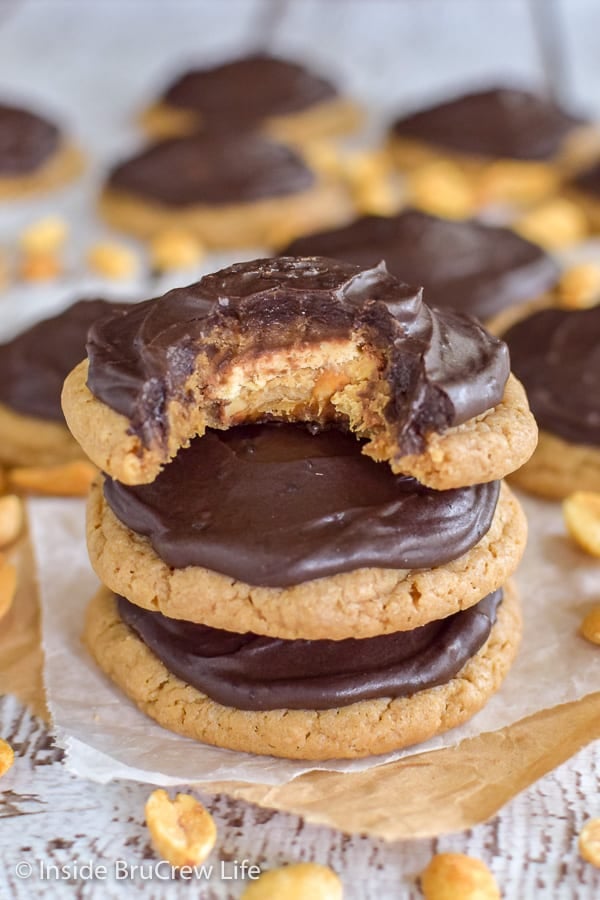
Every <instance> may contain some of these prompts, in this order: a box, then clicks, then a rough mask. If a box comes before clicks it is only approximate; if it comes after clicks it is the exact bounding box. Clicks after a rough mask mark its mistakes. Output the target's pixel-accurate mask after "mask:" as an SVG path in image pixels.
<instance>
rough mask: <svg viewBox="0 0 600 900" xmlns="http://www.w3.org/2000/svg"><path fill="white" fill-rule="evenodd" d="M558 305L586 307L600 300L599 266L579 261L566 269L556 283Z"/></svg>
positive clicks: (567, 307)
mask: <svg viewBox="0 0 600 900" xmlns="http://www.w3.org/2000/svg"><path fill="white" fill-rule="evenodd" d="M558 297H559V303H560V306H562V307H564V308H565V309H588V308H589V307H591V306H596V305H597V304H598V303H599V302H600V266H598V265H596V264H595V263H580V264H579V265H577V266H571V268H570V269H567V270H566V271H565V272H564V273H563V275H562V276H561V279H560V281H559V283H558Z"/></svg>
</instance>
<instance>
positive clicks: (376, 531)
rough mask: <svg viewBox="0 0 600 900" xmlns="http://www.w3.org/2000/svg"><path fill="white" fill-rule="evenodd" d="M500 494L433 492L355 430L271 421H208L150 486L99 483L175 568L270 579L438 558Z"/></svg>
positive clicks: (476, 534)
mask: <svg viewBox="0 0 600 900" xmlns="http://www.w3.org/2000/svg"><path fill="white" fill-rule="evenodd" d="M498 492H499V482H491V483H490V484H482V485H476V486H474V487H467V488H460V489H457V490H451V491H433V490H429V489H428V488H425V487H422V486H421V485H420V484H418V482H416V481H414V480H413V479H412V478H406V477H402V476H399V475H394V474H392V471H391V469H390V467H389V466H388V465H387V464H386V463H376V462H373V460H371V459H369V458H368V457H367V456H364V455H363V454H362V453H361V445H360V443H359V442H358V441H357V440H356V438H355V437H354V436H353V435H351V434H344V433H342V432H340V431H337V430H333V429H332V430H328V431H324V432H321V433H319V434H316V435H312V434H310V433H309V432H308V430H307V429H306V428H304V427H303V426H301V425H274V424H272V425H253V426H252V425H251V426H242V427H238V428H231V429H229V430H228V431H209V432H207V433H206V434H205V435H204V436H203V437H201V438H196V439H195V440H194V441H193V442H192V444H191V446H190V447H189V448H188V449H186V450H180V451H179V453H178V455H177V457H176V458H175V459H174V460H173V461H172V462H171V463H169V465H168V466H166V468H165V469H164V470H163V471H162V472H161V473H160V475H159V476H158V477H157V478H156V480H155V481H153V482H152V484H146V485H139V486H136V487H127V486H125V485H122V484H120V483H119V482H118V481H113V480H112V479H108V478H107V479H106V481H105V485H104V496H105V497H106V500H107V502H108V505H109V506H110V507H111V509H112V510H113V512H114V513H115V515H116V516H117V518H119V519H120V520H121V521H122V522H124V523H125V524H126V525H127V526H128V527H129V528H131V529H132V530H133V531H135V532H137V533H138V534H144V535H146V536H147V537H148V538H149V540H150V542H151V544H152V546H153V547H154V550H155V551H156V553H157V554H158V555H159V556H160V558H161V559H162V560H164V562H166V563H167V564H168V565H169V566H171V567H173V568H176V569H182V568H185V566H204V567H205V568H208V569H214V570H216V571H218V572H221V573H223V574H224V575H229V576H231V577H232V578H236V579H238V580H240V581H244V582H246V583H247V584H254V585H268V586H274V587H287V586H288V585H291V584H300V583H301V582H304V581H309V580H311V579H313V578H322V577H324V576H326V575H335V574H337V573H338V572H351V571H353V570H355V569H360V568H364V567H368V566H376V567H380V568H386V569H387V568H393V569H429V568H433V567H434V566H440V565H443V564H444V563H446V562H449V561H450V560H452V559H456V558H457V557H459V556H461V555H462V554H463V553H466V552H467V551H468V550H470V549H471V547H473V546H474V545H475V544H476V543H478V541H479V540H481V538H482V537H483V535H484V534H485V533H486V532H487V531H488V529H489V527H490V525H491V522H492V518H493V515H494V510H495V508H496V503H497V500H498Z"/></svg>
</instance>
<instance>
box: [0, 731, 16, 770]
mask: <svg viewBox="0 0 600 900" xmlns="http://www.w3.org/2000/svg"><path fill="white" fill-rule="evenodd" d="M14 761H15V751H14V750H13V748H12V747H11V746H10V744H7V743H6V741H3V740H2V738H0V778H1V777H2V775H5V774H6V772H8V770H9V769H10V767H11V766H12V764H13V762H14Z"/></svg>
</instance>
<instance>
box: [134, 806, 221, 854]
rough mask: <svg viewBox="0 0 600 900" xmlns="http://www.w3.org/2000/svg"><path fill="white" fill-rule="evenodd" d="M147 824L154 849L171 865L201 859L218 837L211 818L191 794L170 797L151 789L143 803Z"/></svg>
mask: <svg viewBox="0 0 600 900" xmlns="http://www.w3.org/2000/svg"><path fill="white" fill-rule="evenodd" d="M146 824H147V825H148V829H149V831H150V835H151V837H152V843H153V845H154V849H155V850H156V852H157V853H158V854H159V856H161V857H162V858H163V859H166V860H168V861H169V862H170V863H171V865H173V866H194V865H198V864H199V863H201V862H203V861H204V860H205V859H206V857H207V856H208V855H209V853H210V851H211V850H212V848H213V847H214V845H215V841H216V839H217V829H216V826H215V823H214V819H213V817H212V816H211V814H210V813H209V812H208V810H207V809H205V808H204V807H203V806H202V804H201V803H200V802H199V801H198V800H196V799H195V798H194V797H192V796H191V795H190V794H177V796H176V797H175V800H171V799H170V797H169V795H168V794H167V792H166V791H163V790H158V791H153V792H152V793H151V794H150V797H149V798H148V801H147V803H146Z"/></svg>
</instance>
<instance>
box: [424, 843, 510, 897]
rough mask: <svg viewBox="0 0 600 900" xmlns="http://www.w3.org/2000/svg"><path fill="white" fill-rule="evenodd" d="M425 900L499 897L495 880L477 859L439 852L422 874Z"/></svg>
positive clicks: (460, 854)
mask: <svg viewBox="0 0 600 900" xmlns="http://www.w3.org/2000/svg"><path fill="white" fill-rule="evenodd" d="M421 889H422V891H423V896H424V897H425V900H500V891H499V890H498V885H497V884H496V879H495V878H494V876H493V875H492V873H491V872H490V870H489V869H488V867H487V866H486V865H485V863H483V862H482V861H481V860H480V859H474V858H473V857H472V856H465V855H464V854H463V853H439V854H438V855H437V856H434V857H433V858H432V860H431V861H430V863H429V865H428V866H427V868H426V869H425V871H424V872H423V873H422V875H421Z"/></svg>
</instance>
